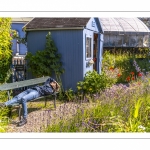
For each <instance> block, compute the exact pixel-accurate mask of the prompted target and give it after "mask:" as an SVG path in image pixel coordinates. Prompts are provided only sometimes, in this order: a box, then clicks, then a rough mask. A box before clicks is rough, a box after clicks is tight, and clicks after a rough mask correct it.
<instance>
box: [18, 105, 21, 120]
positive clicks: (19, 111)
mask: <svg viewBox="0 0 150 150" xmlns="http://www.w3.org/2000/svg"><path fill="white" fill-rule="evenodd" d="M18 113H19V121H20V120H21V105H19V110H18Z"/></svg>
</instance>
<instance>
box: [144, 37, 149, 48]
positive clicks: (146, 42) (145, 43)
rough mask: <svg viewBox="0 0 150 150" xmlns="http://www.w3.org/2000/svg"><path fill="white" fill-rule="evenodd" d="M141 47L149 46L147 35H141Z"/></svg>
mask: <svg viewBox="0 0 150 150" xmlns="http://www.w3.org/2000/svg"><path fill="white" fill-rule="evenodd" d="M143 47H149V35H144V37H143Z"/></svg>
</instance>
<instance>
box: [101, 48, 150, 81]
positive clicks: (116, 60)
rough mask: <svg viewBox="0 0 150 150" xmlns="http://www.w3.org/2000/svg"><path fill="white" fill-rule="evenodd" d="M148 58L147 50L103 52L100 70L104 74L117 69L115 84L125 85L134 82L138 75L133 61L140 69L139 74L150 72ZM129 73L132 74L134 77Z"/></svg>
mask: <svg viewBox="0 0 150 150" xmlns="http://www.w3.org/2000/svg"><path fill="white" fill-rule="evenodd" d="M149 57H150V56H149V49H148V48H143V49H142V48H139V49H125V50H124V49H117V50H116V51H113V50H105V51H104V54H103V62H102V68H103V70H104V71H105V72H107V71H108V70H110V69H111V70H112V71H113V70H115V69H118V70H119V74H118V76H119V78H117V82H118V83H126V82H129V81H132V80H135V79H136V78H137V76H138V74H139V72H138V71H137V70H136V68H135V65H134V61H136V63H137V65H138V66H139V67H140V68H141V72H143V73H145V74H146V72H148V71H150V63H149ZM112 68H113V69H112ZM131 73H134V76H133V75H131Z"/></svg>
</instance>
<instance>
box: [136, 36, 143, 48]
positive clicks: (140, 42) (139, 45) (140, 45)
mask: <svg viewBox="0 0 150 150" xmlns="http://www.w3.org/2000/svg"><path fill="white" fill-rule="evenodd" d="M137 38H138V45H137V46H138V47H143V35H138V36H137Z"/></svg>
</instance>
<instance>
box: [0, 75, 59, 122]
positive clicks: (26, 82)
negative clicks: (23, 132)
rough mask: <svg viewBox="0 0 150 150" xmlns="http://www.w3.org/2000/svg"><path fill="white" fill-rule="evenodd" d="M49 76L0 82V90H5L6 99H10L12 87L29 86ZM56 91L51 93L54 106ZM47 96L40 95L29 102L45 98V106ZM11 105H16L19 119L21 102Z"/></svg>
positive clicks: (41, 81) (39, 82) (42, 81)
mask: <svg viewBox="0 0 150 150" xmlns="http://www.w3.org/2000/svg"><path fill="white" fill-rule="evenodd" d="M48 78H49V76H46V77H41V78H35V79H30V80H24V81H19V82H13V83H6V84H2V85H0V91H7V94H8V100H10V99H11V98H10V91H11V90H14V89H19V88H30V87H31V86H35V85H38V84H41V83H44V82H45V81H46V80H47V79H48ZM57 94H58V92H54V93H53V94H52V95H54V97H55V98H54V107H55V108H56V97H57ZM48 96H50V95H48ZM48 96H41V97H38V98H36V99H33V100H31V101H29V102H33V101H35V100H38V99H41V98H45V106H46V102H47V97H48ZM12 106H18V107H19V111H18V114H19V120H21V104H20V103H15V104H14V105H12Z"/></svg>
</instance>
